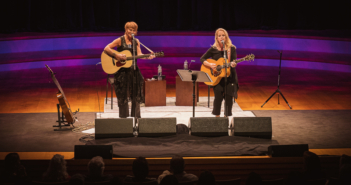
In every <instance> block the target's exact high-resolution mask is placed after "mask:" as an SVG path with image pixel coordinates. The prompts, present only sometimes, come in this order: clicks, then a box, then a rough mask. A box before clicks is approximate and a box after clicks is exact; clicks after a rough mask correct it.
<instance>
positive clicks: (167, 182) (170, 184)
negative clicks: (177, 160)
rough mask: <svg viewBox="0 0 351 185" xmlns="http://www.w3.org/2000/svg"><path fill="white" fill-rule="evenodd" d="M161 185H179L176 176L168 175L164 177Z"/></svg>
mask: <svg viewBox="0 0 351 185" xmlns="http://www.w3.org/2000/svg"><path fill="white" fill-rule="evenodd" d="M160 185H178V179H177V177H176V176H174V175H167V176H165V177H163V179H162V180H161V182H160Z"/></svg>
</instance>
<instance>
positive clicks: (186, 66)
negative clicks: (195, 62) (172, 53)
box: [184, 60, 188, 70]
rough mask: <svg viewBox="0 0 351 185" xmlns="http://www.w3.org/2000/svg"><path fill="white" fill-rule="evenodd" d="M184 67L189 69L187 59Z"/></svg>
mask: <svg viewBox="0 0 351 185" xmlns="http://www.w3.org/2000/svg"><path fill="white" fill-rule="evenodd" d="M184 69H185V70H188V61H187V60H185V62H184Z"/></svg>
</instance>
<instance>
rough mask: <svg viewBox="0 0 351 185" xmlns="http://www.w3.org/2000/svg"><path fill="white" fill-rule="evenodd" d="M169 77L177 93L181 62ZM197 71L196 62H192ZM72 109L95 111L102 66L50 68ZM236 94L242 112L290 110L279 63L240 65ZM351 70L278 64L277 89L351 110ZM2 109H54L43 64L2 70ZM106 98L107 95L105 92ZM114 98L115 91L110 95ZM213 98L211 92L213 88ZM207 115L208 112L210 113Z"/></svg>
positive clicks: (147, 68) (150, 66)
mask: <svg viewBox="0 0 351 185" xmlns="http://www.w3.org/2000/svg"><path fill="white" fill-rule="evenodd" d="M157 65H158V64H155V63H140V64H139V66H140V69H141V72H142V73H143V76H144V78H150V77H152V76H153V75H154V74H156V72H157V71H156V70H157ZM162 66H163V74H165V75H166V80H167V96H168V97H175V90H176V87H175V76H176V75H177V74H176V69H177V68H180V67H181V64H167V63H164V64H162ZM192 68H193V69H199V68H200V64H195V65H192ZM52 70H53V71H54V72H55V73H56V78H57V79H58V81H59V83H60V84H61V86H62V89H63V90H64V93H65V94H66V97H67V100H68V101H69V103H70V105H71V108H72V110H77V109H78V108H79V110H80V112H99V111H102V110H103V104H104V102H103V100H104V98H105V96H106V77H107V75H106V74H105V73H104V72H103V71H102V69H101V67H100V66H92V65H87V66H72V67H53V68H52ZM237 73H238V78H239V86H240V89H239V92H238V95H239V98H238V99H237V102H238V104H239V106H240V107H241V109H243V110H289V107H288V106H287V104H286V103H285V102H284V100H283V99H282V97H281V96H280V97H279V99H280V104H278V95H275V96H274V97H273V98H272V99H271V100H270V101H269V102H268V103H267V104H265V105H264V107H263V108H261V105H262V104H263V103H264V102H265V101H266V100H267V98H268V97H269V96H270V95H271V94H272V93H273V92H275V90H276V89H277V82H278V67H267V66H253V65H252V66H250V65H238V67H237ZM350 79H351V73H342V72H333V71H321V70H311V69H297V68H284V67H283V68H282V70H281V79H280V90H281V92H282V93H283V95H284V96H285V98H286V99H287V100H288V102H289V104H290V105H291V106H292V108H293V110H350V109H351V104H350V102H351V80H350ZM0 81H1V86H0V95H1V96H0V101H1V103H2V105H3V106H1V108H0V113H42V112H56V111H57V108H56V104H57V103H58V101H57V98H56V92H57V88H56V86H55V84H54V83H53V81H52V80H51V77H50V74H49V72H48V71H47V69H46V68H40V69H28V70H19V71H10V72H0ZM199 89H200V92H199V93H200V96H207V86H206V85H204V84H200V87H199ZM109 96H110V95H109ZM114 96H115V95H114ZM211 96H213V91H212V89H211ZM209 116H210V115H209Z"/></svg>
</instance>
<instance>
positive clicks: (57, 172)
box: [43, 154, 68, 182]
mask: <svg viewBox="0 0 351 185" xmlns="http://www.w3.org/2000/svg"><path fill="white" fill-rule="evenodd" d="M67 177H68V174H67V169H66V161H65V159H64V157H63V156H62V155H60V154H56V155H54V157H52V158H51V161H50V164H49V168H48V170H47V172H46V173H45V174H44V177H43V179H44V181H52V182H62V181H65V180H66V179H67Z"/></svg>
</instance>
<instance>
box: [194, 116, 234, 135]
mask: <svg viewBox="0 0 351 185" xmlns="http://www.w3.org/2000/svg"><path fill="white" fill-rule="evenodd" d="M189 121H190V122H189V127H190V131H191V135H193V136H228V126H229V121H228V118H223V117H222V118H217V117H203V118H190V120H189Z"/></svg>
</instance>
